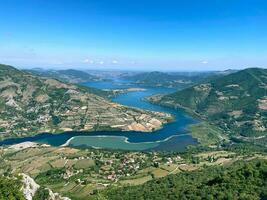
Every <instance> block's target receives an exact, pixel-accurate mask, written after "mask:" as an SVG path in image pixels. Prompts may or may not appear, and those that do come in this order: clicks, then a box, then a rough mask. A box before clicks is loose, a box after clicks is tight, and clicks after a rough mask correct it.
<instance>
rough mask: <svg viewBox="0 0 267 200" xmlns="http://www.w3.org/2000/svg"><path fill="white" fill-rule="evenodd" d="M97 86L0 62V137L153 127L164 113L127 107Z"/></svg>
mask: <svg viewBox="0 0 267 200" xmlns="http://www.w3.org/2000/svg"><path fill="white" fill-rule="evenodd" d="M94 92H95V90H93V89H90V88H89V89H88V88H85V87H80V86H78V85H74V84H68V83H64V82H61V81H58V80H55V79H52V78H47V77H41V76H36V75H32V74H30V73H28V72H25V71H20V70H17V69H16V68H14V67H11V66H7V65H0V140H1V139H4V138H10V137H18V136H29V135H33V134H37V133H42V132H51V133H54V132H57V133H58V132H63V131H72V130H76V131H79V130H88V131H92V130H126V131H127V130H135V131H144V132H146V131H152V130H154V129H158V128H160V127H161V126H162V125H163V124H164V123H167V122H168V121H169V120H171V116H170V115H169V114H165V113H159V112H150V111H144V110H141V109H136V108H130V107H126V106H122V105H120V104H117V103H114V102H111V101H109V100H108V99H106V98H103V97H100V96H99V95H96V94H94Z"/></svg>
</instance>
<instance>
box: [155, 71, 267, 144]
mask: <svg viewBox="0 0 267 200" xmlns="http://www.w3.org/2000/svg"><path fill="white" fill-rule="evenodd" d="M150 100H151V101H152V102H154V103H159V104H162V105H166V106H171V107H175V108H177V107H180V108H184V109H186V110H187V111H189V112H191V113H193V114H195V115H196V116H199V117H201V118H202V119H204V120H207V121H209V122H210V123H212V124H214V125H216V126H218V127H219V128H220V129H222V130H223V131H224V132H225V133H226V134H228V135H229V136H235V137H239V138H241V139H242V137H251V138H252V137H253V139H254V137H261V139H264V137H266V133H267V70H266V69H259V68H251V69H246V70H242V71H239V72H236V73H232V74H229V75H226V76H222V77H215V78H213V79H212V78H211V79H210V80H209V81H206V82H203V83H202V84H198V85H195V86H193V87H190V88H187V89H184V90H181V91H178V92H175V93H173V94H169V95H165V96H155V97H151V98H150ZM265 144H266V143H265Z"/></svg>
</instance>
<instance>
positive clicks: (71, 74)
mask: <svg viewBox="0 0 267 200" xmlns="http://www.w3.org/2000/svg"><path fill="white" fill-rule="evenodd" d="M25 71H27V72H29V73H32V74H34V75H40V76H45V77H50V78H55V79H58V80H61V81H64V82H69V83H82V82H91V81H101V80H102V78H99V77H97V76H94V75H91V74H89V73H87V72H85V71H80V70H75V69H66V70H44V69H39V68H34V69H30V70H25Z"/></svg>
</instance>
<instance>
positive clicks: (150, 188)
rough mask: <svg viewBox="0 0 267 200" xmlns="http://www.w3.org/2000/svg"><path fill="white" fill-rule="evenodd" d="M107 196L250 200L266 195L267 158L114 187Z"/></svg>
mask: <svg viewBox="0 0 267 200" xmlns="http://www.w3.org/2000/svg"><path fill="white" fill-rule="evenodd" d="M103 196H105V198H106V199H116V200H124V199H132V200H134V199H136V200H137V199H138V200H141V199H146V200H148V199H151V200H156V199H158V200H162V199H166V200H172V199H173V200H174V199H187V200H188V199H192V200H195V199H217V200H223V199H247V200H264V199H266V198H267V161H266V160H255V161H250V162H246V161H242V162H237V163H235V164H232V165H231V166H229V167H208V168H206V169H204V170H201V171H195V172H183V173H180V174H177V175H170V176H167V177H165V178H162V179H156V180H153V181H149V182H148V183H145V184H144V185H141V186H134V187H123V188H113V189H110V190H108V191H107V192H105V193H104V194H103Z"/></svg>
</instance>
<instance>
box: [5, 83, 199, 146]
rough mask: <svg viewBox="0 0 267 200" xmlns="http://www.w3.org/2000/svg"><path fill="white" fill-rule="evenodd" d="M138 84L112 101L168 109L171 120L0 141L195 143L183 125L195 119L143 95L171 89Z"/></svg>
mask: <svg viewBox="0 0 267 200" xmlns="http://www.w3.org/2000/svg"><path fill="white" fill-rule="evenodd" d="M83 85H84V86H90V87H95V88H99V89H119V88H120V89H121V88H140V86H137V85H132V84H131V83H129V82H126V81H121V80H113V81H107V82H89V83H84V84H83ZM142 88H144V89H146V90H143V91H132V92H127V93H124V94H120V95H118V96H116V97H114V98H113V101H114V102H118V103H120V104H123V105H127V106H131V107H137V108H142V109H147V110H152V111H159V112H167V113H171V114H172V115H174V116H175V121H174V122H172V123H169V124H166V125H165V126H164V127H163V128H162V129H160V130H157V131H154V132H152V133H143V132H134V131H129V132H126V131H112V132H108V131H100V132H66V133H62V134H48V133H44V134H39V135H36V136H33V137H25V138H16V139H7V140H4V141H1V142H0V145H11V144H17V143H20V142H24V141H33V142H40V143H46V144H50V145H53V146H60V145H69V146H75V147H83V148H88V147H93V148H106V149H121V150H142V151H143V150H163V151H183V150H184V149H185V148H186V147H187V146H188V145H194V144H197V141H196V139H194V138H192V137H191V135H190V133H189V132H188V130H187V129H186V128H187V126H188V125H190V124H194V123H197V121H196V120H195V119H193V118H192V117H190V116H188V115H187V114H186V113H185V112H183V111H182V110H174V109H171V108H166V107H162V106H158V105H153V104H151V103H149V102H147V101H144V98H145V97H147V96H150V95H153V94H156V93H170V92H173V91H174V89H170V88H151V87H149V88H147V87H142Z"/></svg>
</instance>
